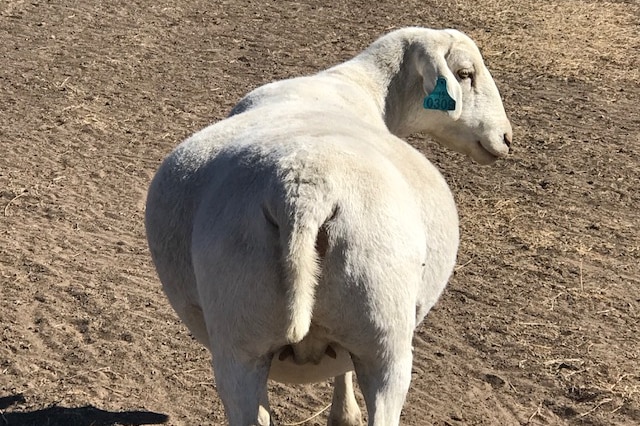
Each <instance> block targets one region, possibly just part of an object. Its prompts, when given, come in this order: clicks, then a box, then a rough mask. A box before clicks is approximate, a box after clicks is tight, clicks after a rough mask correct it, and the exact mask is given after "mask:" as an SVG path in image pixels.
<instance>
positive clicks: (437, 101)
mask: <svg viewBox="0 0 640 426" xmlns="http://www.w3.org/2000/svg"><path fill="white" fill-rule="evenodd" d="M422 106H423V107H424V108H425V109H437V110H440V111H453V110H455V109H456V101H455V100H454V99H453V98H452V97H451V96H449V93H448V92H447V80H446V79H445V78H444V77H438V80H437V81H436V87H434V88H433V92H431V93H429V95H428V96H427V97H426V98H424V102H423V103H422Z"/></svg>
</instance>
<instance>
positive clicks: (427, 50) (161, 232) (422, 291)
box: [146, 28, 511, 426]
mask: <svg viewBox="0 0 640 426" xmlns="http://www.w3.org/2000/svg"><path fill="white" fill-rule="evenodd" d="M415 132H424V133H426V134H428V135H430V136H431V137H432V138H433V139H434V140H436V141H438V142H439V143H440V144H442V145H444V146H447V147H450V148H452V149H454V150H456V151H459V152H462V153H464V154H467V155H468V156H470V157H471V158H472V159H474V160H475V161H476V162H478V163H481V164H489V163H492V162H494V161H495V160H496V159H497V158H499V157H503V156H505V155H507V154H508V152H509V149H510V144H511V125H510V123H509V120H508V119H507V116H506V114H505V111H504V108H503V105H502V101H501V99H500V95H499V93H498V89H497V88H496V85H495V83H494V81H493V79H492V77H491V75H490V74H489V71H488V70H487V68H486V67H485V65H484V63H483V59H482V57H481V55H480V52H479V50H478V48H477V46H476V45H475V44H474V42H473V41H472V40H471V39H470V38H469V37H467V36H466V35H464V34H462V33H460V32H458V31H455V30H432V29H425V28H405V29H400V30H397V31H394V32H392V33H390V34H387V35H385V36H383V37H382V38H380V39H379V40H377V41H376V42H374V43H373V44H372V45H371V46H370V47H369V48H367V49H366V50H365V51H363V52H362V53H360V54H359V55H358V56H356V57H355V58H353V59H351V60H349V61H347V62H345V63H342V64H339V65H337V66H335V67H333V68H330V69H328V70H326V71H323V72H320V73H318V74H315V75H312V76H307V77H300V78H293V79H289V80H284V81H278V82H274V83H271V84H267V85H265V86H262V87H259V88H258V89H256V90H254V91H253V92H251V93H249V94H248V95H247V96H246V97H245V98H243V99H242V100H241V101H240V102H239V103H238V105H237V106H236V107H235V108H234V109H233V111H232V112H231V114H230V115H229V117H228V118H227V119H225V120H222V121H220V122H218V123H216V124H213V125H211V126H209V127H207V128H205V129H204V130H202V131H200V132H198V133H196V134H194V135H193V136H192V137H190V138H189V139H187V140H186V141H184V142H183V143H182V144H180V145H179V146H178V147H177V148H176V149H175V151H173V152H172V153H171V154H170V155H169V156H168V157H167V159H166V160H165V161H164V163H163V164H162V166H161V167H160V169H159V170H158V172H157V174H156V176H155V178H154V179H153V182H152V184H151V187H150V189H149V195H148V200H147V210H146V227H147V235H148V240H149V246H150V249H151V254H152V256H153V260H154V262H155V265H156V268H157V271H158V275H159V277H160V280H161V281H162V284H163V287H164V291H165V293H166V294H167V296H168V298H169V300H170V302H171V304H172V306H173V308H174V309H175V310H176V312H177V313H178V315H179V316H180V318H181V319H182V320H183V321H184V323H185V324H186V325H187V327H188V328H189V329H190V330H191V332H192V333H193V335H194V336H195V337H196V338H197V339H198V340H199V341H200V342H202V344H204V345H205V346H207V347H208V348H209V350H210V351H211V354H212V364H213V371H214V375H215V378H216V384H217V390H218V393H219V395H220V398H221V399H222V401H223V403H224V406H225V410H226V414H227V418H228V421H229V423H230V424H231V425H232V426H236V425H237V426H245V425H270V424H273V420H272V419H271V418H270V414H269V404H268V396H267V380H268V378H271V379H274V380H277V381H282V382H294V383H304V382H313V381H320V380H325V379H327V378H330V377H335V391H334V398H333V404H332V409H331V412H330V415H329V424H331V425H359V424H361V413H360V409H359V408H358V405H357V403H356V400H355V398H354V395H353V388H352V371H354V370H355V373H356V376H357V379H358V383H359V385H360V387H361V389H362V393H363V395H364V398H365V401H366V406H367V411H368V419H369V425H376V426H389V425H397V424H398V422H399V418H400V412H401V409H402V405H403V403H404V399H405V396H406V393H407V390H408V388H409V382H410V378H411V365H412V351H411V339H412V335H413V332H414V329H415V327H416V326H417V325H418V324H419V323H420V321H422V319H423V318H424V316H425V315H426V314H427V312H428V311H429V310H430V309H431V307H432V306H433V305H434V304H435V303H436V301H437V300H438V297H439V296H440V294H441V292H442V290H443V289H444V287H445V285H446V283H447V281H448V279H449V276H450V274H451V272H452V270H453V267H454V264H455V259H456V252H457V248H458V219H457V212H456V207H455V204H454V201H453V198H452V195H451V192H450V190H449V188H448V186H447V184H446V182H445V181H444V179H443V178H442V176H441V175H440V173H439V172H438V171H437V170H436V169H435V167H434V166H433V165H432V164H431V163H430V162H429V161H427V160H426V159H425V158H424V157H423V156H422V155H421V154H420V153H418V152H417V151H416V150H415V149H413V148H412V147H411V146H409V145H408V144H407V143H406V142H404V141H403V140H402V139H400V137H402V136H406V135H409V134H412V133H415Z"/></svg>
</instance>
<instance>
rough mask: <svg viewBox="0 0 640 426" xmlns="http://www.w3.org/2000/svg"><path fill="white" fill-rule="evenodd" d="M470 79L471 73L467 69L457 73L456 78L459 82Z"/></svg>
mask: <svg viewBox="0 0 640 426" xmlns="http://www.w3.org/2000/svg"><path fill="white" fill-rule="evenodd" d="M471 77H473V72H471V70H469V69H461V70H460V71H458V78H460V80H466V79H468V78H471Z"/></svg>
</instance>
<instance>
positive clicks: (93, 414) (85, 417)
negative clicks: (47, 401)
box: [0, 394, 169, 426]
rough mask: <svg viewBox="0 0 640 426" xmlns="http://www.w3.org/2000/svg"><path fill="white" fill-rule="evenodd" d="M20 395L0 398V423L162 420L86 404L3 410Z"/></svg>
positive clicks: (85, 424)
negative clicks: (83, 405)
mask: <svg viewBox="0 0 640 426" xmlns="http://www.w3.org/2000/svg"><path fill="white" fill-rule="evenodd" d="M24 402H25V399H24V396H23V395H22V394H17V395H10V396H5V397H0V426H42V425H49V426H63V425H64V426H115V425H157V424H163V423H166V422H167V420H169V417H168V416H167V415H165V414H160V413H153V412H150V411H121V412H114V411H105V410H101V409H99V408H96V407H92V406H90V405H88V406H85V407H77V408H67V407H60V406H57V405H54V406H51V407H48V408H43V409H41V410H35V411H25V412H18V411H11V412H3V411H1V410H4V409H5V408H7V407H9V406H11V405H14V404H19V403H24Z"/></svg>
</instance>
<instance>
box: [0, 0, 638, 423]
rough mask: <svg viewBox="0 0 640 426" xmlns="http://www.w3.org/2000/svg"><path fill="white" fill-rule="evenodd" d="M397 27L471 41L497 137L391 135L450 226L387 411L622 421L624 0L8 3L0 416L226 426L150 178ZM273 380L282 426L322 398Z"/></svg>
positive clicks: (627, 318) (2, 90) (633, 340)
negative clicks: (257, 100) (407, 378)
mask: <svg viewBox="0 0 640 426" xmlns="http://www.w3.org/2000/svg"><path fill="white" fill-rule="evenodd" d="M407 25H421V26H430V27H436V28H441V27H454V28H458V29H461V30H463V31H465V32H467V33H468V34H469V35H471V36H472V37H473V38H474V39H475V40H476V41H477V42H478V44H479V45H480V46H481V48H482V50H483V54H484V55H485V58H486V61H487V63H488V65H489V67H490V69H491V70H492V72H493V74H494V77H495V79H496V81H497V82H498V85H499V87H500V89H501V92H502V94H503V97H504V101H505V107H506V109H507V111H508V113H509V115H510V117H511V119H512V122H513V125H514V133H515V141H514V147H515V152H514V154H513V155H512V156H511V157H510V158H509V159H507V160H503V161H500V162H498V163H496V164H495V165H493V166H491V167H480V166H478V165H475V164H473V163H471V162H470V161H469V160H467V159H466V158H464V157H462V156H461V155H459V154H456V153H452V152H449V151H446V150H444V149H442V148H440V147H438V146H437V145H436V144H434V143H433V142H431V141H429V140H426V139H423V138H419V137H416V138H412V139H411V140H410V143H412V144H414V146H416V147H418V148H419V149H420V150H421V151H422V152H423V153H424V154H425V155H426V156H427V157H428V158H429V159H431V160H432V161H433V162H434V163H435V164H436V165H437V166H438V167H439V168H440V170H441V171H442V173H443V174H444V175H445V177H446V178H447V180H448V182H449V184H450V186H451V188H452V190H453V192H454V194H455V196H456V200H457V203H458V206H459V211H460V216H461V228H462V237H461V238H462V241H461V247H460V252H459V258H458V267H457V269H456V273H455V276H454V277H453V278H452V280H451V282H450V285H449V287H448V289H447V290H446V292H445V294H444V296H443V298H442V299H441V300H440V302H439V303H438V305H437V307H436V308H435V309H434V310H432V311H431V313H430V314H429V315H428V317H427V319H426V321H425V322H424V323H423V324H422V325H421V326H420V327H419V329H418V330H417V333H416V337H415V367H414V374H413V382H412V387H411V390H410V392H409V395H408V399H407V401H406V404H405V408H404V411H403V417H402V423H403V424H405V425H447V426H453V425H456V426H457V425H637V424H640V363H639V357H640V325H639V318H640V312H639V310H640V291H639V290H640V266H639V265H640V238H639V237H638V225H639V219H638V211H640V192H639V191H638V187H639V182H640V181H639V178H640V117H639V114H638V104H639V102H640V3H639V2H638V1H637V0H627V1H624V0H618V1H611V2H604V1H595V0H592V1H587V0H582V1H581V0H549V1H535V0H522V1H517V0H504V1H500V2H498V1H497V0H490V1H475V0H453V1H444V0H422V1H415V0H406V1H402V2H400V1H397V0H396V1H386V0H385V1H379V2H370V1H365V0H356V1H353V2H329V1H298V2H295V1H257V0H253V1H252V0H243V1H231V0H224V1H213V2H209V1H204V0H193V1H186V0H182V1H167V0H158V1H147V0H133V1H124V0H114V1H109V2H103V1H87V0H80V1H70V0H59V1H45V0H31V1H23V0H8V1H7V0H3V1H0V291H1V293H0V425H6V424H8V425H86V426H89V425H119V424H131V425H141V424H158V423H162V422H166V424H170V425H199V424H216V425H217V424H223V423H224V416H223V409H222V405H221V403H220V400H219V399H218V397H217V395H216V392H215V385H214V382H213V381H212V378H211V377H212V376H211V372H210V367H209V360H208V353H207V351H206V350H205V349H203V348H202V347H201V346H199V345H198V344H197V343H196V342H195V341H194V340H193V339H192V338H191V337H190V336H189V334H188V333H187V331H186V329H185V328H184V327H183V325H182V324H181V323H180V322H179V321H178V319H177V317H176V316H175V314H174V313H173V311H172V310H171V308H170V307H169V305H168V303H167V301H166V299H165V297H164V295H163V294H162V291H161V289H160V285H159V282H158V280H157V278H156V276H155V272H154V270H153V268H152V264H151V261H150V257H149V254H148V250H147V246H146V240H145V235H144V228H143V213H144V200H145V196H146V190H147V187H148V184H149V181H150V179H151V177H152V176H153V174H154V172H155V170H156V168H157V167H158V165H159V163H160V161H161V160H162V159H163V158H164V156H166V155H167V154H168V153H169V152H170V150H171V149H172V148H173V147H174V146H175V145H176V144H177V143H179V142H180V141H181V140H182V139H183V138H185V137H186V136H188V135H189V134H191V133H192V132H194V131H196V130H198V129H200V128H202V127H204V126H205V125H207V124H208V123H210V122H213V121H215V120H218V119H221V118H222V117H224V116H225V115H226V114H227V112H228V111H229V110H230V108H231V107H232V106H233V105H234V103H235V102H236V101H237V100H238V99H239V98H240V97H241V96H242V95H243V94H244V93H246V92H247V91H249V90H250V89H252V88H254V87H256V86H259V85H261V84H263V83H266V82H269V81H271V80H274V79H281V78H286V77H290V76H298V75H303V74H309V73H313V72H315V71H318V70H320V69H323V68H326V67H328V66H331V65H333V64H336V63H338V62H341V61H344V60H346V59H348V58H350V57H352V56H353V55H355V54H356V53H357V52H359V51H360V50H362V49H363V48H364V47H365V46H367V45H368V44H369V43H370V42H371V41H373V40H374V39H375V38H377V37H378V36H379V35H381V34H382V33H385V32H387V31H388V30H390V29H393V28H397V27H402V26H407ZM271 396H272V405H273V410H274V414H275V418H276V419H277V421H278V422H279V423H281V424H285V425H286V424H293V423H295V422H298V421H301V420H304V419H306V418H309V417H310V416H312V415H313V414H314V413H317V412H319V411H321V410H322V409H323V408H324V407H326V406H327V404H329V402H330V401H331V398H330V386H329V384H328V383H320V384H317V385H309V386H282V385H276V384H274V385H273V386H271ZM360 402H361V403H362V399H361V398H360ZM326 416H327V412H326V411H325V412H322V413H321V414H320V415H318V416H317V417H315V418H313V419H311V420H309V421H308V422H307V423H306V424H307V425H322V424H325V422H326Z"/></svg>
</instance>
